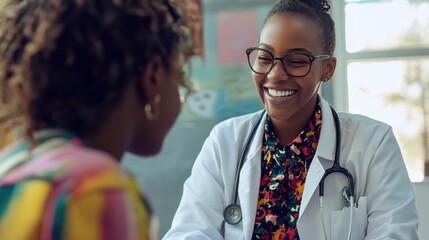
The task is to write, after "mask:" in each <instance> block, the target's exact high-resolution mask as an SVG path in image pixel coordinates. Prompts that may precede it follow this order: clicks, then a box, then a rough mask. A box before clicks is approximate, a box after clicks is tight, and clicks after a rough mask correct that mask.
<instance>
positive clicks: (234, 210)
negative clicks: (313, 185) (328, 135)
mask: <svg viewBox="0 0 429 240" xmlns="http://www.w3.org/2000/svg"><path fill="white" fill-rule="evenodd" d="M331 111H332V115H333V116H334V122H335V131H336V142H335V157H334V164H333V165H332V167H331V168H328V169H326V170H325V173H324V174H323V176H322V179H321V180H320V182H319V205H320V208H321V211H323V210H322V209H323V197H324V186H325V179H326V178H327V177H328V176H329V175H331V174H333V173H341V174H343V175H345V176H346V177H347V179H348V186H346V187H345V188H344V189H343V196H344V197H345V199H346V200H347V202H348V204H349V206H355V203H354V196H355V195H354V183H353V176H352V174H351V173H350V172H349V171H348V170H347V169H345V168H343V167H341V166H340V160H339V156H340V149H341V132H340V121H339V119H338V115H337V113H336V112H335V110H334V109H333V108H332V107H331ZM264 115H265V110H263V111H262V112H261V113H260V114H259V116H258V118H257V119H256V121H255V122H254V124H253V126H252V129H251V131H250V134H249V136H248V137H247V139H246V142H245V145H244V148H243V151H242V154H241V156H240V161H239V162H238V166H237V170H236V174H235V182H234V191H233V198H232V199H233V202H232V203H231V204H229V205H228V206H227V207H226V208H225V209H224V212H223V217H224V219H225V221H226V222H227V223H229V224H232V225H234V224H237V223H239V222H240V221H241V219H242V210H241V207H240V205H239V204H238V184H239V179H240V171H241V168H242V167H243V164H244V162H245V159H246V154H247V152H248V150H249V146H250V143H251V142H252V140H253V138H254V135H255V132H256V130H257V129H258V126H259V124H260V122H261V120H262V118H263V117H264ZM350 209H352V208H350ZM351 222H352V211H351V216H350V228H349V238H350V233H351ZM322 223H323V219H322ZM323 224H324V223H323ZM323 230H324V228H323ZM325 238H326V237H325Z"/></svg>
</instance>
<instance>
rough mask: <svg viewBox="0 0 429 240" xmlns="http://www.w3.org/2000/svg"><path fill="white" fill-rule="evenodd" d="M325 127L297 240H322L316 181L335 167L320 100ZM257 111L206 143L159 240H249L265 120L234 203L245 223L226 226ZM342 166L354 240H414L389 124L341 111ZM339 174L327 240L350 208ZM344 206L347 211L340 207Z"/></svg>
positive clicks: (328, 120)
mask: <svg viewBox="0 0 429 240" xmlns="http://www.w3.org/2000/svg"><path fill="white" fill-rule="evenodd" d="M321 108H322V120H323V123H322V128H321V135H320V139H319V145H318V147H317V151H316V154H315V156H314V158H313V160H312V162H311V165H310V168H309V170H308V175H307V179H306V180H305V187H304V192H303V197H302V201H301V208H300V211H299V219H298V223H297V226H298V232H299V236H300V239H302V240H318V239H324V237H323V236H324V232H323V228H322V227H323V226H322V221H321V215H322V214H321V211H320V208H319V187H318V184H319V181H320V179H321V178H322V176H323V174H324V171H325V169H327V168H330V167H331V166H332V164H333V162H334V153H335V138H336V137H335V125H334V120H333V115H332V113H331V111H330V108H329V104H328V103H327V102H326V101H325V100H323V99H321ZM258 115H259V113H252V114H249V115H245V116H240V117H236V118H232V119H229V120H226V121H224V122H222V123H220V124H218V125H217V126H216V127H214V129H213V130H212V132H211V133H210V135H209V137H208V138H207V139H206V141H205V143H204V145H203V147H202V150H201V152H200V154H199V155H198V157H197V159H196V161H195V164H194V166H193V169H192V174H191V176H190V177H189V178H188V179H187V180H186V182H185V184H184V189H183V196H182V199H181V202H180V205H179V207H178V209H177V212H176V214H175V217H174V219H173V223H172V226H171V229H170V230H169V231H168V233H167V234H166V235H165V236H164V238H163V239H165V240H167V239H169V240H170V239H195V240H204V239H208V240H216V239H227V240H241V239H246V240H250V239H251V238H252V232H253V227H254V222H255V214H256V204H257V200H258V192H259V182H260V177H261V163H260V162H261V144H262V139H263V134H264V123H265V119H262V121H261V123H260V124H259V126H258V128H257V131H256V133H255V138H254V140H253V141H252V143H251V144H250V148H249V151H248V153H247V155H246V158H245V159H246V160H245V163H244V165H243V167H242V169H241V172H240V180H239V187H238V194H239V203H240V205H241V208H242V211H243V219H242V221H241V222H240V223H239V224H237V225H230V224H228V223H225V222H224V218H223V211H224V209H225V207H226V206H227V205H228V204H230V203H232V201H233V200H232V196H233V191H234V182H235V176H236V169H237V163H238V161H239V155H240V152H241V151H242V149H243V147H244V142H245V140H246V138H247V136H248V134H249V133H250V130H251V128H252V124H253V123H254V121H255V120H256V118H257V116H258ZM338 115H339V118H340V123H341V151H340V164H341V166H342V167H345V168H346V169H347V170H348V171H350V172H351V174H352V175H353V178H354V182H355V195H356V198H357V199H358V208H354V209H353V217H352V219H353V223H352V224H353V225H352V232H351V234H352V237H351V239H354V240H362V239H400V240H414V239H419V237H418V235H417V228H418V214H417V210H416V205H415V193H414V188H413V186H412V184H411V182H410V180H409V178H408V174H407V171H406V168H405V165H404V161H403V158H402V155H401V152H400V149H399V147H398V144H397V142H396V139H395V137H394V135H393V133H392V129H391V127H389V126H388V125H386V124H384V123H381V122H378V121H375V120H372V119H369V118H367V117H364V116H360V115H352V114H348V113H339V114H338ZM345 185H347V179H346V178H345V177H343V175H341V174H334V175H330V176H329V177H327V179H326V181H325V197H324V208H323V219H324V225H325V232H326V236H327V239H338V240H344V239H347V234H348V231H349V216H350V210H349V208H347V207H345V202H344V198H343V197H342V195H341V193H342V188H343V187H344V186H345ZM343 208H344V209H343Z"/></svg>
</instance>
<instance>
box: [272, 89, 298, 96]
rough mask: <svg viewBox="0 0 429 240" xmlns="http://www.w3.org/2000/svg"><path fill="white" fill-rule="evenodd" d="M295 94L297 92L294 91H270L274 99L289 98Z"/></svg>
mask: <svg viewBox="0 0 429 240" xmlns="http://www.w3.org/2000/svg"><path fill="white" fill-rule="evenodd" d="M294 93H295V91H293V90H287V91H277V90H274V89H268V94H270V95H271V96H273V97H288V96H290V95H292V94H294Z"/></svg>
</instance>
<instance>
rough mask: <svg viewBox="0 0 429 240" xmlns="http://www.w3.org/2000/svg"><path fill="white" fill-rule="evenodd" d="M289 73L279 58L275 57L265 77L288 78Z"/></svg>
mask: <svg viewBox="0 0 429 240" xmlns="http://www.w3.org/2000/svg"><path fill="white" fill-rule="evenodd" d="M289 77H290V76H289V74H288V73H287V72H286V69H285V68H284V66H283V64H282V62H281V60H280V59H275V60H274V62H273V66H272V68H271V70H270V71H269V72H268V74H267V78H269V79H283V80H287V79H289Z"/></svg>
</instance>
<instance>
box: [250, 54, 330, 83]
mask: <svg viewBox="0 0 429 240" xmlns="http://www.w3.org/2000/svg"><path fill="white" fill-rule="evenodd" d="M254 50H260V51H264V52H266V53H268V54H270V56H271V58H272V63H271V67H270V69H269V70H268V71H267V72H266V73H262V72H258V71H255V69H253V67H252V64H253V63H251V62H250V53H252V52H253V51H254ZM291 54H302V55H305V56H307V57H308V59H309V60H310V62H309V63H308V64H309V65H310V66H309V68H308V71H307V73H306V74H303V75H293V74H290V73H289V72H288V71H287V69H286V66H285V64H284V59H285V58H286V57H287V56H290V55H291ZM246 55H247V63H248V64H249V67H250V69H251V70H252V71H253V72H254V73H256V74H268V73H269V72H270V71H271V70H272V69H273V67H274V65H275V64H276V60H278V61H280V62H281V64H282V66H283V69H284V70H285V72H286V74H287V75H288V76H292V77H305V76H307V75H308V74H309V73H310V71H311V66H312V65H313V62H314V61H316V60H327V59H329V58H331V57H332V56H331V55H316V56H314V55H312V54H310V53H306V52H292V53H286V54H285V55H283V56H281V57H274V54H272V53H271V52H270V51H268V50H266V49H263V48H258V47H251V48H248V49H246Z"/></svg>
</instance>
